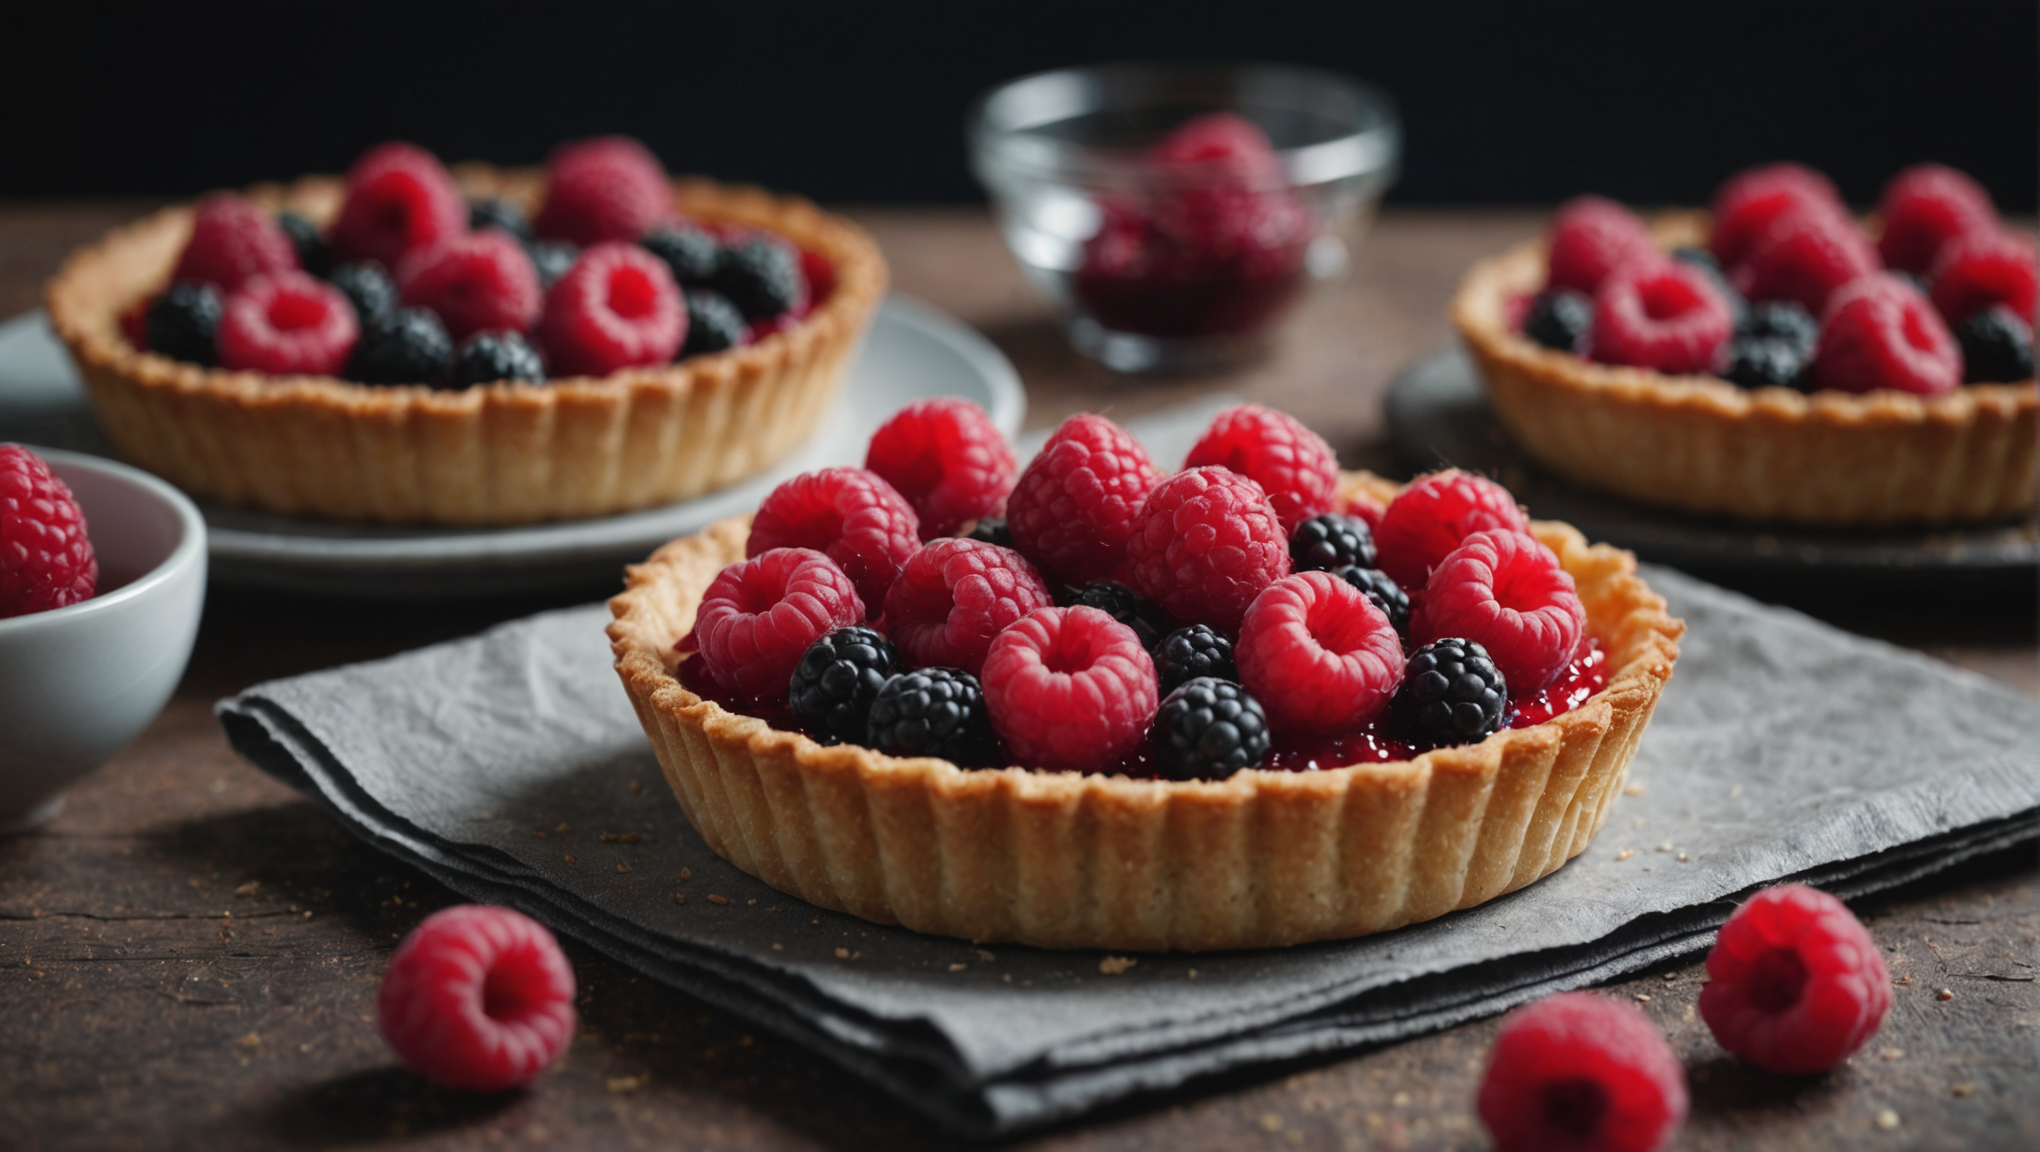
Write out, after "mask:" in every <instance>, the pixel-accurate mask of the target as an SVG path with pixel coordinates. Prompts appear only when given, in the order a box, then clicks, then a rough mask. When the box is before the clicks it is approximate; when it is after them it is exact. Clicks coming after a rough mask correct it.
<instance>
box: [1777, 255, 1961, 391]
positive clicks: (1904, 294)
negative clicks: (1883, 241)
mask: <svg viewBox="0 0 2040 1152" xmlns="http://www.w3.org/2000/svg"><path fill="white" fill-rule="evenodd" d="M1813 370H1814V373H1815V375H1816V376H1817V377H1818V378H1819V380H1820V385H1821V387H1823V388H1837V389H1840V390H1842V391H1844V392H1870V391H1874V390H1876V389H1879V388H1892V389H1896V390H1898V391H1900V392H1912V393H1916V394H1918V395H1921V396H1932V395H1936V394H1938V393H1942V392H1949V391H1953V390H1954V389H1955V388H1957V387H1959V386H1960V385H1961V383H1962V350H1961V349H1960V348H1959V347H1957V346H1956V343H1955V339H1954V337H1952V336H1950V335H1949V334H1948V328H1947V325H1945V324H1943V323H1942V322H1941V317H1940V316H1939V315H1937V314H1936V313H1935V312H1934V309H1933V308H1932V306H1930V305H1929V304H1928V303H1927V300H1926V298H1925V297H1923V296H1921V295H1920V294H1919V290H1918V289H1916V288H1914V287H1913V286H1912V285H1910V284H1908V283H1906V282H1905V281H1904V280H1901V279H1899V278H1898V277H1896V276H1893V275H1891V274H1889V273H1879V274H1877V275H1875V276H1865V277H1864V278H1863V279H1861V280H1858V281H1857V282H1855V283H1854V284H1851V285H1849V286H1848V287H1847V288H1845V289H1843V290H1842V291H1841V292H1838V293H1836V294H1835V299H1834V303H1833V305H1832V306H1831V307H1830V308H1829V309H1828V313H1827V315H1826V317H1824V319H1823V323H1822V325H1821V331H1820V347H1819V350H1818V351H1817V352H1816V353H1815V354H1814V364H1813Z"/></svg>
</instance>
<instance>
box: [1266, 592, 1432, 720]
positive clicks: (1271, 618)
mask: <svg viewBox="0 0 2040 1152" xmlns="http://www.w3.org/2000/svg"><path fill="white" fill-rule="evenodd" d="M1233 658H1234V659H1235V660H1237V661H1238V662H1239V668H1240V684H1241V685H1242V686H1244V687H1245V688H1246V689H1247V691H1249V692H1252V693H1253V694H1254V699H1256V700H1259V701H1260V702H1261V706H1262V707H1263V708H1265V709H1266V710H1267V712H1268V723H1269V725H1270V726H1271V727H1273V728H1274V729H1275V730H1276V731H1277V732H1306V733H1317V734H1321V735H1333V734H1336V733H1340V732H1352V731H1356V730H1358V729H1360V728H1362V727H1364V726H1365V725H1366V724H1367V722H1368V721H1370V720H1373V719H1374V718H1375V717H1376V716H1379V715H1380V714H1381V711H1382V709H1384V708H1386V707H1388V702H1389V700H1390V698H1392V697H1393V696H1394V695H1395V690H1396V686H1397V685H1398V684H1401V683H1402V673H1403V651H1402V640H1401V638H1400V637H1398V636H1397V635H1396V633H1395V625H1394V624H1391V623H1389V620H1388V617H1387V616H1385V615H1383V614H1382V611H1381V609H1379V608H1377V607H1375V605H1374V602H1373V601H1372V600H1369V599H1368V598H1367V596H1366V594H1365V593H1363V592H1361V591H1360V590H1359V589H1358V588H1355V587H1354V586H1353V585H1351V584H1348V583H1347V582H1346V581H1344V580H1341V579H1340V578H1338V577H1337V576H1334V575H1332V574H1331V573H1329V572H1298V573H1296V574H1295V575H1293V576H1284V577H1283V578H1282V579H1280V580H1277V581H1275V582H1274V583H1273V584H1270V585H1268V587H1267V588H1266V589H1265V590H1264V591H1262V593H1261V594H1260V595H1259V596H1256V597H1254V603H1253V605H1252V606H1251V607H1249V608H1248V609H1247V614H1246V618H1245V619H1244V620H1242V621H1241V622H1240V639H1239V643H1238V644H1236V645H1234V646H1233Z"/></svg>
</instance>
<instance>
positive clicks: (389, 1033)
mask: <svg viewBox="0 0 2040 1152" xmlns="http://www.w3.org/2000/svg"><path fill="white" fill-rule="evenodd" d="M376 1012H377V1020H378V1023H379V1025H380V1027H381V1029H382V1034H383V1038H384V1039H386V1040H388V1041H389V1042H390V1047H392V1048H394V1049H396V1050H397V1055H398V1056H400V1057H402V1058H403V1061H404V1063H405V1064H408V1065H410V1067H411V1070H412V1071H413V1072H416V1073H417V1074H418V1075H420V1076H423V1077H424V1078H425V1079H427V1080H430V1081H432V1082H433V1083H434V1084H438V1085H440V1086H442V1087H446V1088H462V1089H467V1090H469V1091H474V1092H499V1091H502V1090H503V1089H506V1088H515V1087H517V1086H518V1085H521V1084H526V1083H529V1082H530V1081H531V1080H532V1079H533V1078H535V1077H536V1076H537V1075H538V1074H539V1073H540V1072H543V1071H545V1069H546V1066H547V1065H549V1064H551V1063H552V1062H553V1061H554V1060H557V1059H559V1056H560V1054H561V1053H562V1052H564V1051H566V1048H567V1044H568V1042H569V1041H571V1040H572V1039H573V1038H574V1025H575V1016H574V969H573V967H572V966H571V965H569V964H568V963H567V958H566V955H565V954H564V953H562V952H561V951H560V945H559V942H558V941H557V940H554V939H553V936H552V933H550V932H548V931H546V930H545V928H544V926H543V925H541V924H539V923H538V922H537V921H535V920H533V919H531V918H530V917H528V916H526V915H524V914H523V913H521V912H516V911H512V910H511V909H509V908H498V907H491V906H486V905H481V904H460V905H456V906H454V907H452V908H442V909H440V910H439V911H437V912H434V913H433V914H432V915H430V916H427V917H426V918H425V919H424V921H423V922H421V923H420V924H419V925H418V926H417V927H416V928H413V929H412V930H411V934H410V935H408V936H406V937H404V940H403V942H402V943H401V944H398V945H397V950H396V953H395V954H394V955H392V956H391V957H390V966H389V970H388V971H387V972H386V973H384V974H383V982H382V991H381V993H380V994H379V995H378V996H377V997H376Z"/></svg>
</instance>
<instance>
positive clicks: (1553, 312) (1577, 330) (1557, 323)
mask: <svg viewBox="0 0 2040 1152" xmlns="http://www.w3.org/2000/svg"><path fill="white" fill-rule="evenodd" d="M1593 326H1594V302H1593V301H1592V300H1589V299H1587V298H1586V296H1584V295H1582V294H1581V293H1578V292H1571V291H1567V290H1566V289H1563V288H1561V289H1559V290H1558V291H1556V292H1545V293H1541V294H1540V295H1539V296H1538V297H1537V299H1535V300H1533V301H1531V302H1530V311H1529V312H1528V313H1527V314H1526V315H1525V316H1524V317H1523V335H1525V336H1528V337H1529V338H1530V339H1532V340H1535V341H1537V342H1538V343H1539V344H1542V345H1544V346H1545V347H1546V348H1556V349H1558V350H1559V351H1560V352H1572V353H1578V352H1579V350H1580V341H1581V340H1582V339H1584V338H1585V337H1586V334H1587V329H1589V328H1592V327H1593Z"/></svg>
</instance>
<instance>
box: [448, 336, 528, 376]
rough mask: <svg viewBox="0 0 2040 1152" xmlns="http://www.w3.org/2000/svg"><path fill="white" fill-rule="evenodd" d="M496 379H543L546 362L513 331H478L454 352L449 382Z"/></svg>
mask: <svg viewBox="0 0 2040 1152" xmlns="http://www.w3.org/2000/svg"><path fill="white" fill-rule="evenodd" d="M498 380H522V381H524V382H526V383H530V384H543V383H545V363H544V362H543V361H541V360H540V359H539V358H538V353H537V351H535V350H534V349H533V348H532V347H531V345H529V344H527V343H525V341H524V337H522V336H520V335H518V334H517V333H515V332H477V333H475V334H474V335H473V336H470V337H468V338H467V341H466V342H465V343H463V344H462V345H461V346H460V348H459V350H458V351H456V352H455V353H454V359H453V378H452V384H453V386H454V387H455V388H466V387H468V386H469V385H471V384H493V383H495V382H496V381H498Z"/></svg>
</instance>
